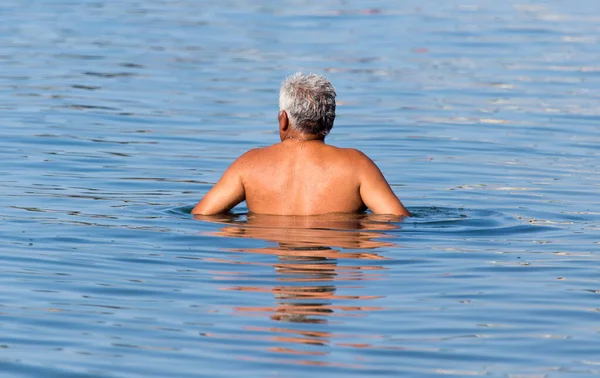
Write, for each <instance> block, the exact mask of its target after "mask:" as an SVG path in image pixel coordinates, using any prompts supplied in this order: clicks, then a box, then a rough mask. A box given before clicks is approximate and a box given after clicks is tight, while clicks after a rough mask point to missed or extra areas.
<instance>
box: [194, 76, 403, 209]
mask: <svg viewBox="0 0 600 378" xmlns="http://www.w3.org/2000/svg"><path fill="white" fill-rule="evenodd" d="M335 96H336V93H335V89H334V88H333V85H332V84H331V83H330V82H329V81H328V80H327V79H325V78H324V77H322V76H319V75H314V74H311V75H303V74H300V73H297V74H295V75H292V76H290V77H289V78H287V79H286V80H285V81H284V82H283V84H282V86H281V91H280V95H279V109H280V111H279V116H278V120H279V136H280V138H281V143H277V144H274V145H272V146H269V147H265V148H256V149H252V150H250V151H248V152H246V153H245V154H244V155H242V156H241V157H239V158H238V159H237V160H236V161H235V162H234V163H233V164H232V165H231V166H230V167H229V168H228V169H227V170H226V171H225V173H224V174H223V177H221V179H220V180H219V182H217V184H216V185H215V186H214V187H213V188H212V189H211V190H210V191H209V192H208V193H207V194H206V196H205V197H204V198H202V200H201V201H200V202H199V203H198V204H197V205H196V207H194V209H193V210H192V214H202V215H211V214H218V213H223V212H227V211H229V210H231V209H232V208H233V207H234V206H235V205H237V204H238V203H240V202H242V201H244V200H246V203H247V205H248V209H249V210H250V212H253V213H262V214H279V215H316V214H325V213H356V212H362V211H364V210H366V209H367V208H369V209H370V210H371V211H372V212H373V213H375V214H394V215H404V216H407V215H410V213H409V212H408V210H406V208H405V207H404V206H403V205H402V203H401V202H400V200H399V199H398V198H397V197H396V195H395V194H394V192H393V191H392V189H391V188H390V186H389V184H388V183H387V181H386V179H385V178H384V177H383V175H382V174H381V171H380V170H379V168H377V166H376V165H375V163H373V161H371V159H369V158H368V157H367V156H366V155H365V154H363V153H362V152H360V151H358V150H355V149H352V148H337V147H333V146H329V145H326V144H325V136H326V135H327V134H328V133H329V131H330V130H331V128H332V127H333V121H334V119H335Z"/></svg>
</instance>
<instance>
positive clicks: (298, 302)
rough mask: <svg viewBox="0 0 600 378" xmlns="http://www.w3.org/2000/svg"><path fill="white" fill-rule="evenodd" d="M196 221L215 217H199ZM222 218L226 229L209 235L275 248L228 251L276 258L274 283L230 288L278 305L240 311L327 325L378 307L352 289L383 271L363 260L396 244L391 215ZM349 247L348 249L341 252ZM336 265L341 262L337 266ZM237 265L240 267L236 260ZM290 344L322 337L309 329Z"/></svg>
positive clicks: (380, 257) (368, 297)
mask: <svg viewBox="0 0 600 378" xmlns="http://www.w3.org/2000/svg"><path fill="white" fill-rule="evenodd" d="M197 217H198V219H211V218H212V219H217V218H216V217H203V216H197ZM226 217H227V216H225V217H222V218H220V220H221V221H222V222H223V223H224V224H225V225H226V226H225V227H223V228H221V229H220V230H219V231H218V232H214V233H211V235H213V236H223V237H234V238H249V239H260V240H265V241H269V242H275V243H277V246H268V247H262V248H241V249H231V250H229V251H230V252H244V253H256V254H268V255H274V256H277V261H275V262H273V263H272V265H273V267H274V268H275V270H276V271H277V274H278V277H277V278H276V282H277V284H275V285H271V284H269V285H264V284H263V285H258V286H256V285H252V284H251V286H250V285H246V286H234V287H230V288H228V289H229V290H239V291H247V292H272V293H273V295H274V296H275V298H276V304H275V306H273V305H270V304H269V305H257V306H240V307H237V308H236V309H237V311H239V312H241V313H270V314H271V318H272V319H273V320H277V321H287V322H295V323H314V324H318V323H327V318H326V317H328V316H330V315H333V314H334V313H337V315H338V316H343V315H350V316H351V314H350V313H352V312H358V311H360V312H363V311H373V310H378V309H380V308H379V307H377V306H374V305H373V304H371V303H368V302H366V301H370V300H373V299H377V298H379V297H378V296H376V295H370V296H369V295H357V294H356V293H353V292H352V291H353V290H352V288H355V285H357V283H356V282H358V281H362V280H375V279H378V278H379V276H380V275H381V272H382V271H383V270H384V268H383V267H382V266H380V265H379V263H377V262H366V261H365V260H385V257H383V256H381V255H379V254H377V253H376V252H377V250H378V249H380V248H383V247H391V246H395V243H393V242H391V241H387V242H386V241H382V240H380V239H382V238H386V239H387V238H390V237H391V235H390V234H386V233H385V231H388V230H394V229H397V228H398V226H397V225H395V224H393V223H388V222H387V220H389V219H390V217H389V216H382V215H371V214H327V215H321V216H309V217H302V216H296V217H286V216H275V215H264V214H249V215H248V216H247V221H246V222H238V221H235V220H234V219H233V218H229V219H228V218H226ZM344 249H350V250H352V251H342V250H344ZM339 261H343V263H341V264H339V263H338V262H339ZM236 263H238V264H239V263H241V262H240V260H237V259H236ZM344 282H353V284H352V285H350V286H351V287H352V288H351V287H350V286H347V287H346V291H348V293H347V294H339V293H337V287H336V286H337V285H339V284H343V283H344ZM301 334H304V336H307V337H308V339H305V340H303V341H297V340H300V339H298V338H296V339H294V340H293V342H302V343H310V344H315V343H320V342H326V339H327V338H326V337H325V336H323V335H321V336H318V337H316V338H315V336H314V335H318V334H320V333H319V332H317V331H315V330H311V331H310V332H308V333H306V334H305V332H303V333H301Z"/></svg>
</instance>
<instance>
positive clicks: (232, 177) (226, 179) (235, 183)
mask: <svg viewBox="0 0 600 378" xmlns="http://www.w3.org/2000/svg"><path fill="white" fill-rule="evenodd" d="M243 160H244V156H241V157H240V158H238V159H237V160H236V161H234V162H233V164H231V166H229V168H227V170H226V171H225V173H223V177H221V179H220V180H219V182H217V183H216V184H215V186H213V187H212V189H211V190H209V191H208V193H206V195H205V196H204V198H202V199H201V200H200V202H198V204H197V205H196V206H195V207H194V208H193V209H192V214H198V215H214V214H220V213H226V212H228V211H229V210H231V209H233V207H234V206H235V205H237V204H238V203H240V202H242V201H243V200H245V199H246V193H245V191H244V185H243V183H242V176H241V173H242V167H243V164H244V161H243Z"/></svg>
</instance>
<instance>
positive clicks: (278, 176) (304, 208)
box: [242, 139, 366, 215]
mask: <svg viewBox="0 0 600 378" xmlns="http://www.w3.org/2000/svg"><path fill="white" fill-rule="evenodd" d="M244 158H245V159H247V160H248V162H247V164H246V165H245V168H244V170H243V171H242V182H243V184H244V187H245V190H246V204H247V205H248V209H249V210H250V211H252V212H255V213H262V214H285V215H291V214H293V215H313V214H325V213H351V212H358V211H364V210H365V209H366V207H365V205H364V203H363V201H362V200H361V197H360V192H359V190H360V180H359V176H358V172H357V169H356V168H357V163H358V161H357V160H360V159H359V154H358V153H357V152H356V151H355V150H351V149H341V148H336V147H333V146H329V145H326V144H325V143H323V142H321V141H307V142H299V141H296V140H293V139H290V140H286V141H284V142H282V143H278V144H275V145H273V146H270V147H266V148H262V149H256V150H253V151H251V152H250V153H249V154H247V155H245V157H244Z"/></svg>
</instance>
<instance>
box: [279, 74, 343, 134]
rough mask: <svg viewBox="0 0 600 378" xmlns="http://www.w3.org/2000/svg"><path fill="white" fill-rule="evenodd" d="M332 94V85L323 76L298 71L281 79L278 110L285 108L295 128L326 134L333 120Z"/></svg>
mask: <svg viewBox="0 0 600 378" xmlns="http://www.w3.org/2000/svg"><path fill="white" fill-rule="evenodd" d="M335 96H336V93H335V88H334V87H333V85H332V84H331V82H330V81H329V80H327V79H326V78H324V77H323V76H320V75H316V74H308V75H305V74H303V73H300V72H298V73H296V74H294V75H292V76H289V77H287V78H286V79H285V80H284V81H283V83H281V90H280V91H279V110H280V111H281V110H285V111H286V113H287V115H288V119H289V120H290V124H291V127H293V128H295V129H297V130H298V131H300V132H303V133H306V134H317V135H322V136H325V135H327V134H329V131H330V130H331V128H332V127H333V121H334V120H335Z"/></svg>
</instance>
